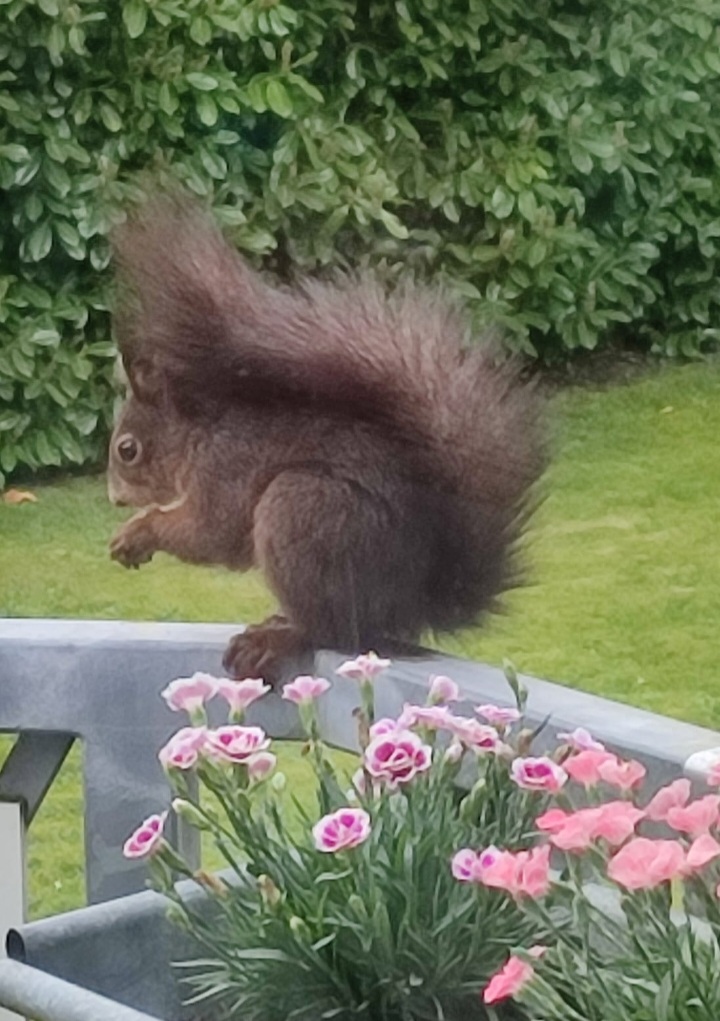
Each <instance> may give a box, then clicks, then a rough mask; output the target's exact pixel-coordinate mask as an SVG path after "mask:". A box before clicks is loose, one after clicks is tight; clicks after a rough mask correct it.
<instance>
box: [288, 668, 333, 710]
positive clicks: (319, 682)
mask: <svg viewBox="0 0 720 1021" xmlns="http://www.w3.org/2000/svg"><path fill="white" fill-rule="evenodd" d="M331 687H332V685H331V684H330V681H327V680H325V678H324V677H309V676H307V675H303V676H301V677H296V678H295V680H294V681H291V682H290V684H286V685H285V686H284V687H283V690H282V697H283V698H284V699H287V701H288V702H294V703H295V704H296V705H307V704H308V703H310V702H314V701H315V699H316V698H318V697H319V696H320V695H324V694H325V692H326V691H328V690H329V689H330V688H331Z"/></svg>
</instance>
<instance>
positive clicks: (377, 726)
mask: <svg viewBox="0 0 720 1021" xmlns="http://www.w3.org/2000/svg"><path fill="white" fill-rule="evenodd" d="M397 729H398V721H397V720H391V719H390V717H389V716H383V718H382V719H381V720H376V721H375V722H374V723H373V725H372V726H371V727H370V737H371V738H372V737H380V735H381V734H392V733H393V731H395V730H397ZM400 729H403V730H404V729H405V728H404V727H402V728H400Z"/></svg>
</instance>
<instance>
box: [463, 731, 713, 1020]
mask: <svg viewBox="0 0 720 1021" xmlns="http://www.w3.org/2000/svg"><path fill="white" fill-rule="evenodd" d="M560 737H561V740H563V741H564V742H565V748H567V749H568V751H569V752H570V754H569V755H568V757H566V758H564V759H563V762H562V767H561V769H562V773H563V775H564V780H559V779H558V773H557V768H558V767H557V766H556V768H555V769H553V768H551V767H552V765H553V760H549V762H548V765H547V776H548V777H553V779H552V780H550V781H548V782H549V784H550V786H546V787H545V789H546V790H551V791H553V793H555V794H556V795H557V797H558V798H560V799H562V802H563V804H555V805H552V806H551V807H549V808H547V810H546V811H544V812H542V813H540V814H539V815H538V816H537V817H536V820H535V829H536V832H537V834H538V838H537V840H538V842H537V843H536V844H535V846H534V847H531V848H529V849H528V850H527V851H525V852H520V853H518V852H515V853H512V852H510V851H502V850H498V848H497V847H491V848H484V849H481V850H478V851H474V850H472V849H471V848H462V849H461V850H459V851H458V852H457V853H456V854H455V856H454V857H453V859H452V862H451V871H452V874H453V875H454V876H455V878H456V879H458V880H459V881H460V882H461V883H465V884H473V883H474V884H481V885H485V886H488V885H495V886H497V887H499V888H501V889H503V890H504V891H505V892H506V893H507V894H508V895H509V896H510V897H512V898H513V900H514V901H515V903H518V904H519V905H520V906H521V907H523V909H524V910H526V911H527V912H528V913H530V914H532V913H533V912H536V911H537V910H538V907H536V904H535V902H537V901H538V899H540V898H545V899H546V900H547V901H548V902H549V903H550V904H554V905H556V906H557V905H562V904H566V905H568V914H567V917H568V918H570V917H572V918H578V919H579V918H583V919H585V921H584V923H583V924H584V928H583V930H582V931H578V930H577V929H575V927H574V926H572V925H571V926H569V927H567V926H565V927H563V926H560V925H558V926H551V929H550V931H549V932H548V934H547V936H546V938H547V940H548V944H549V945H548V946H547V947H543V951H542V954H537V953H536V950H537V948H530V949H529V950H527V951H524V952H521V953H520V954H519V955H517V954H515V955H511V956H510V957H509V958H508V960H507V962H506V963H505V964H504V965H503V967H502V968H501V969H500V970H499V971H498V972H497V973H496V974H495V975H494V976H493V977H492V978H491V980H490V981H489V983H488V984H487V985H486V987H485V989H484V991H483V994H482V996H483V1001H484V1002H485V1003H486V1004H495V1003H498V1002H501V1001H502V1000H504V999H508V998H515V999H516V1000H517V1001H518V1002H519V1003H520V1004H527V1005H528V1006H531V1007H532V1010H533V1013H532V1016H533V1017H534V1018H537V1019H538V1021H566V1019H567V1018H568V1017H570V1018H573V1019H574V1018H575V1017H576V1012H575V1011H576V1004H577V1002H580V1001H579V1000H578V999H577V998H578V997H579V996H580V994H579V992H578V986H577V983H578V982H579V983H580V985H581V986H582V987H583V993H582V997H583V1001H582V1002H584V1010H585V1012H586V1013H584V1014H583V1015H582V1016H583V1017H588V1018H590V1017H592V1018H593V1019H594V1018H595V1017H597V1018H603V1019H604V1018H606V1017H610V1016H612V1017H613V1018H614V1017H615V1014H612V1015H611V1014H610V1013H609V1010H610V1008H609V999H610V998H609V996H608V990H609V989H611V988H612V985H613V983H614V982H617V984H618V988H620V987H621V986H622V985H623V982H624V987H623V988H624V990H625V992H624V996H623V1000H622V1003H623V1005H622V1011H624V1013H620V1012H619V1013H618V1015H617V1016H618V1017H623V1018H624V1017H630V1016H632V1017H635V1016H636V1015H635V1014H631V1008H630V1006H628V996H630V999H631V1000H632V1001H633V1002H634V1003H637V1004H642V1003H644V1002H645V1000H648V1002H650V1000H652V996H654V995H657V996H658V997H659V996H660V987H661V982H660V979H658V974H659V973H660V975H661V977H662V974H666V975H667V976H668V978H667V981H670V976H675V979H674V980H675V981H678V982H679V981H680V980H679V979H678V978H677V968H678V961H679V960H683V954H684V961H685V966H686V967H688V968H689V969H690V970H691V971H693V977H692V978H691V979H689V980H688V981H689V982H690V983H691V986H690V988H691V990H692V989H693V988H697V983H698V976H697V975H696V974H695V967H696V966H695V964H693V962H692V959H691V958H689V957H688V954H690V951H689V950H687V949H686V950H685V951H683V950H682V947H683V946H686V947H687V945H688V941H689V942H690V943H691V944H693V945H694V942H695V939H696V937H695V930H694V928H693V926H692V924H691V921H690V919H688V918H687V916H685V918H686V921H685V922H679V921H678V919H677V917H676V918H674V919H673V918H672V917H671V911H672V910H673V909H674V910H675V911H676V912H677V910H678V908H679V907H681V906H682V903H683V896H682V891H683V888H685V887H686V888H688V889H689V890H691V891H692V892H693V894H694V896H695V897H696V898H699V900H700V902H702V901H704V903H705V906H706V910H707V916H708V919H709V920H710V924H711V931H712V932H713V935H712V940H716V939H717V938H718V936H720V904H719V903H718V901H719V900H720V882H719V880H720V839H719V838H720V795H718V794H716V793H707V794H704V795H701V796H698V797H695V798H693V797H692V789H691V784H690V781H689V780H686V779H678V780H675V781H673V782H672V783H670V784H668V785H667V786H665V787H662V788H660V790H658V791H657V792H656V793H655V794H654V796H653V797H651V798H650V799H649V800H648V801H647V803H646V804H644V805H642V804H637V803H635V800H633V796H634V795H636V794H637V793H638V792H639V791H640V787H641V784H642V782H643V780H644V779H645V775H646V771H645V768H644V767H643V766H642V764H641V763H639V762H635V761H633V760H627V761H625V760H622V759H620V758H619V757H618V756H616V755H614V754H612V753H611V752H608V751H607V750H606V749H605V748H604V747H603V746H602V744H600V742H597V741H595V740H594V739H593V738H592V737H591V735H590V734H588V733H587V732H586V731H575V732H573V733H572V734H563V735H560ZM533 761H534V760H525V762H524V763H523V760H521V759H516V760H515V761H514V762H513V763H512V766H511V772H512V774H513V776H514V777H515V778H516V781H517V782H518V783H522V782H523V781H522V779H521V776H522V774H523V772H524V771H527V770H528V768H529V767H528V765H527V763H528V762H530V763H531V764H532V763H533ZM533 772H535V770H534V768H531V769H530V773H531V775H532V773H533ZM540 775H542V771H541V774H540ZM708 782H709V783H710V784H711V785H716V786H720V769H719V770H717V771H715V772H713V773H711V774H710V775H709V777H708ZM566 783H569V784H570V785H571V786H572V785H573V784H574V785H575V787H576V788H577V789H580V788H582V790H583V792H584V797H585V798H586V799H587V800H588V801H589V803H587V801H586V804H584V805H582V804H581V805H580V806H579V807H577V800H578V798H577V795H576V794H575V793H574V792H572V791H569V790H568V789H567V788H566ZM553 784H555V785H556V786H553ZM525 786H526V789H528V790H531V789H532V785H531V784H525ZM608 790H611V791H612V790H615V791H617V792H619V793H620V794H621V795H622V797H621V798H620V799H617V798H615V799H612V798H611V799H609V800H604V797H605V792H606V791H608ZM566 791H567V793H566ZM658 825H662V826H663V827H664V830H665V832H664V833H662V834H661V835H658V832H657V827H658ZM648 826H649V827H650V828H651V832H648V833H645V832H643V831H642V828H643V827H648ZM653 827H654V828H655V831H652V828H653ZM668 831H670V832H668ZM673 831H674V835H673ZM553 849H554V851H555V852H556V853H558V852H560V853H562V854H564V855H568V856H569V857H568V858H567V862H566V866H565V868H564V869H563V868H562V867H561V866H560V861H558V862H557V863H556V864H557V865H558V869H557V871H556V872H555V873H554V878H551V874H550V872H549V870H548V868H547V865H548V863H549V859H550V853H551V850H553ZM581 857H582V859H583V862H584V867H583V870H582V871H578V870H577V868H576V866H575V865H574V864H573V862H574V861H577V860H578V859H579V858H581ZM531 866H533V867H531ZM528 869H529V870H530V871H529V876H530V878H529V880H528V873H527V870H528ZM563 875H564V876H567V877H568V878H566V879H563V878H561V877H562V876H563ZM588 875H589V876H590V877H592V878H593V882H594V883H595V885H596V886H602V885H605V886H606V887H607V889H608V890H609V891H610V894H612V891H613V890H614V891H615V892H616V898H615V902H616V903H617V904H618V905H621V907H622V911H623V912H624V914H625V919H626V920H625V922H624V924H622V925H621V926H618V922H617V919H616V918H613V916H612V912H611V911H609V909H608V907H607V906H606V907H605V908H598V906H597V903H596V902H595V901H593V900H592V898H591V897H590V894H589V888H588V887H587V886H586V885H585V884H584V882H583V881H582V880H581V879H580V877H581V876H583V877H585V878H587V877H588ZM663 891H666V892H665V893H663ZM643 895H645V896H649V897H650V898H651V899H650V900H648V901H645V902H640V901H638V903H637V905H636V903H635V900H634V898H636V897H640V896H643ZM608 903H613V901H612V899H611V900H610V902H608ZM571 905H575V906H574V907H571ZM578 905H581V906H578ZM545 917H546V918H547V917H548V916H547V915H546V916H545ZM713 920H714V921H713ZM593 932H594V933H596V935H595V937H594V943H590V942H588V941H589V940H590V939H591V938H592V933H593ZM601 936H604V937H605V943H603V942H602V940H601V938H600V937H601ZM683 941H684V942H683ZM596 945H600V946H605V947H606V948H608V949H607V950H606V951H605V956H604V957H603V955H602V954H601V953H600V952H599V951H598V950H597V949H596ZM704 947H705V949H704V950H703V949H698V948H697V947H695V948H694V950H693V951H692V952H693V953H697V954H698V955H699V956H702V954H704V953H705V952H706V951H707V948H708V944H707V942H706V943H705V944H704ZM578 948H580V949H578ZM546 951H547V953H546ZM556 951H557V953H556ZM578 954H581V955H584V957H582V960H580V958H578V957H577V955H578ZM588 955H590V956H593V957H594V959H595V963H594V964H593V969H594V972H593V974H594V975H595V976H596V980H595V979H594V978H593V974H589V975H588V973H587V960H588ZM533 957H536V958H538V959H539V958H540V957H542V964H541V965H539V966H538V965H536V963H535V961H533V960H532V958H533ZM573 960H576V967H577V974H576V975H575V978H574V979H573V975H572V974H569V973H568V971H567V969H568V967H569V962H572V961H573ZM629 960H635V962H636V965H633V967H637V968H639V970H640V972H641V973H642V969H643V968H644V967H645V968H647V969H649V970H648V971H647V974H646V975H645V977H644V978H643V980H642V981H640V980H637V981H636V983H634V984H633V985H632V986H628V985H627V982H626V977H627V975H626V972H627V968H628V967H629V965H628V961H629ZM647 962H651V963H650V965H648V963H647ZM663 962H665V964H664V966H665V968H666V969H667V970H666V972H664V973H663V972H662V967H663ZM538 967H539V969H540V970H539V972H538ZM581 975H584V976H585V978H583V979H579V978H578V976H581ZM573 981H575V983H576V984H575V986H573V985H572V983H573ZM569 989H572V990H573V991H572V994H571V993H569V992H568V990H569ZM628 990H630V993H628ZM653 990H654V991H655V992H653ZM651 994H652V995H651ZM688 997H691V992H689V993H688ZM687 1002H688V1003H689V1002H690V1000H689V999H688V1001H687ZM693 1002H695V1001H693ZM698 1002H699V1001H698ZM705 1002H706V1004H708V1011H707V1013H702V1014H700V1015H698V1017H702V1018H703V1021H711V1019H712V1018H713V1017H714V1016H715V1015H716V1014H717V1011H719V1010H720V989H718V988H716V987H714V991H711V993H709V994H708V995H707V997H706V1001H705ZM643 1009H644V1008H643ZM651 1013H653V1008H651V1009H650V1010H649V1011H648V1016H649V1014H651ZM638 1016H639V1015H638ZM643 1016H645V1014H643ZM668 1016H670V1015H668ZM672 1016H673V1017H675V1016H676V1015H672ZM681 1016H682V1017H685V1014H684V1013H682V1014H678V1015H677V1017H678V1018H680V1017H681ZM693 1017H695V1014H693Z"/></svg>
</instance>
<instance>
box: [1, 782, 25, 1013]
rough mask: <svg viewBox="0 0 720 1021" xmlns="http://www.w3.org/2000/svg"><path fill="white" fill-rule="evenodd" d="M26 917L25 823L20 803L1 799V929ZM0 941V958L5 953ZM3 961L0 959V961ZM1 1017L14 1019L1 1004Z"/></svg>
mask: <svg viewBox="0 0 720 1021" xmlns="http://www.w3.org/2000/svg"><path fill="white" fill-rule="evenodd" d="M24 920H25V826H24V822H23V811H22V805H21V804H20V803H19V802H17V801H15V802H13V801H0V933H5V932H7V931H8V929H13V928H15V927H17V926H20V925H22V923H23V921H24ZM3 943H4V941H0V958H2V957H3V956H4V953H5V947H4V945H3ZM2 963H4V962H3V961H2V960H0V964H2ZM0 1021H17V1019H16V1018H15V1015H14V1014H11V1013H10V1011H8V1010H4V1009H3V1008H2V1007H0Z"/></svg>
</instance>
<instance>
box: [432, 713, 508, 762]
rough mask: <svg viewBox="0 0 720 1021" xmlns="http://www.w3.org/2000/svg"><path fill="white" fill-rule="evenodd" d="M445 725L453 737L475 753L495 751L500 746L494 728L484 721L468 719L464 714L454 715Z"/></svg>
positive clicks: (482, 753) (483, 753)
mask: <svg viewBox="0 0 720 1021" xmlns="http://www.w3.org/2000/svg"><path fill="white" fill-rule="evenodd" d="M446 726H447V729H448V730H449V731H450V733H451V734H452V735H453V737H455V738H457V740H458V741H461V742H462V743H463V744H464V745H465V747H466V748H470V749H471V750H472V751H474V752H475V753H476V754H477V755H487V754H489V753H491V752H497V751H499V750H500V748H501V747H502V742H501V740H500V737H499V735H498V732H497V730H496V728H495V727H491V726H489V725H488V724H486V723H480V721H479V720H473V719H469V718H468V717H466V716H454V717H452V719H451V720H450V721H449V722H448V723H447V724H446Z"/></svg>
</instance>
